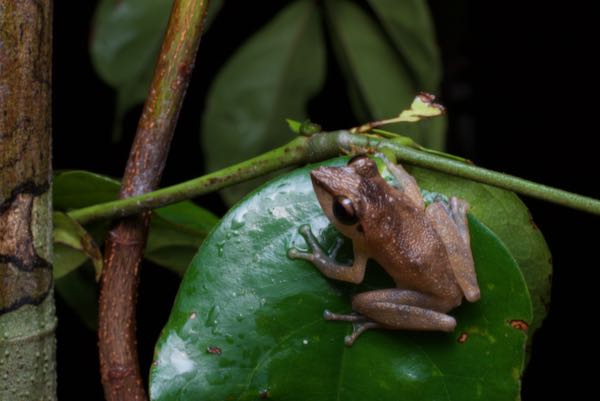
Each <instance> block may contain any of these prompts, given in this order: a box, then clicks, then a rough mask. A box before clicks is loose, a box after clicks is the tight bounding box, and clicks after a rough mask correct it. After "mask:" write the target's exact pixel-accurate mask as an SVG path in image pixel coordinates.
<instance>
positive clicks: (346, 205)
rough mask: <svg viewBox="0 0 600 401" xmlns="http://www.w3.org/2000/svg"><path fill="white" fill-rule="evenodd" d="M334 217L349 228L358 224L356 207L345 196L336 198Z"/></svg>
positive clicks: (334, 201)
mask: <svg viewBox="0 0 600 401" xmlns="http://www.w3.org/2000/svg"><path fill="white" fill-rule="evenodd" d="M333 215H334V216H335V218H336V219H338V221H339V222H340V223H342V224H346V225H348V226H349V225H352V224H355V223H357V222H358V217H357V216H356V211H355V210H354V205H352V201H351V200H350V199H349V198H346V197H345V196H336V198H335V199H334V200H333Z"/></svg>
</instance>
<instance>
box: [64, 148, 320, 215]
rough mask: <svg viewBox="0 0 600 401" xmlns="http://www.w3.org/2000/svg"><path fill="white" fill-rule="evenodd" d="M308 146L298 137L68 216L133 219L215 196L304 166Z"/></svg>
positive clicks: (77, 210)
mask: <svg viewBox="0 0 600 401" xmlns="http://www.w3.org/2000/svg"><path fill="white" fill-rule="evenodd" d="M307 142H308V141H307V138H304V137H299V138H296V139H294V140H293V141H291V142H290V143H288V144H287V145H285V146H282V147H279V148H276V149H273V150H271V151H269V152H267V153H264V154H262V155H260V156H258V157H255V158H253V159H249V160H246V161H244V162H242V163H238V164H235V165H233V166H230V167H227V168H224V169H222V170H219V171H215V172H214V173H211V174H207V175H205V176H202V177H198V178H194V179H193V180H189V181H185V182H182V183H180V184H177V185H173V186H170V187H166V188H162V189H159V190H157V191H153V192H148V193H145V194H143V195H138V196H132V197H130V198H125V199H119V200H116V201H112V202H107V203H100V204H97V205H93V206H89V207H85V208H82V209H76V210H72V211H70V212H69V213H68V215H69V216H70V217H71V218H73V219H74V220H77V221H78V222H79V223H81V224H85V223H89V222H91V221H96V220H102V219H111V218H115V217H125V216H130V215H132V214H137V213H140V212H141V211H144V210H149V209H154V208H157V207H160V206H165V205H168V204H171V203H175V202H179V201H182V200H185V199H190V198H194V197H196V196H199V195H203V194H206V193H209V192H214V191H217V190H219V189H222V188H225V187H227V186H230V185H233V184H237V183H239V182H243V181H247V180H249V179H252V178H255V177H259V176H261V175H264V174H268V173H270V172H272V171H277V170H279V169H282V168H285V167H288V166H292V165H295V164H301V163H305V162H306V161H307V152H306V147H307V146H306V145H307Z"/></svg>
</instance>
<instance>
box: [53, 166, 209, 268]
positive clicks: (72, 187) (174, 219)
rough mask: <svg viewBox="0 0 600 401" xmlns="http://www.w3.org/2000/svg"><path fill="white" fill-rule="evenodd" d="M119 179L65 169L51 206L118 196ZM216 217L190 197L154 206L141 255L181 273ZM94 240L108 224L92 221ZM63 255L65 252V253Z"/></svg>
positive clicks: (72, 205)
mask: <svg viewBox="0 0 600 401" xmlns="http://www.w3.org/2000/svg"><path fill="white" fill-rule="evenodd" d="M119 187H120V184H119V181H117V180H115V179H112V178H109V177H106V176H102V175H100V174H95V173H90V172H87V171H77V170H74V171H65V172H62V173H59V174H58V175H57V176H56V177H55V179H54V186H53V196H54V207H55V208H56V209H59V210H64V211H68V210H72V209H77V208H82V207H85V206H90V205H94V204H97V203H103V202H109V201H112V200H115V199H116V198H117V195H118V192H119ZM217 221H218V218H217V217H216V216H215V215H214V214H212V213H210V212H209V211H207V210H206V209H203V208H201V207H199V206H197V205H195V204H194V203H193V202H190V201H184V202H179V203H176V204H173V205H169V206H165V207H162V208H159V209H156V210H155V211H154V213H153V216H152V220H151V223H150V231H149V234H148V242H147V245H146V250H145V254H144V256H145V257H146V258H147V259H149V260H151V261H153V262H154V263H156V264H158V265H160V266H163V267H167V268H169V269H171V270H173V271H175V272H176V273H177V274H183V272H184V271H185V269H186V268H187V266H188V264H189V262H190V261H191V258H192V257H193V256H194V253H195V252H196V250H197V249H198V246H199V245H200V244H201V243H202V241H203V240H204V238H205V237H206V235H207V234H208V232H209V231H210V230H211V229H212V227H213V226H214V225H215V224H216V223H217ZM91 227H94V229H93V235H94V237H95V238H96V240H97V241H101V242H103V241H104V237H105V236H106V232H107V229H108V226H107V225H106V224H100V225H99V224H92V225H91ZM65 255H66V254H65Z"/></svg>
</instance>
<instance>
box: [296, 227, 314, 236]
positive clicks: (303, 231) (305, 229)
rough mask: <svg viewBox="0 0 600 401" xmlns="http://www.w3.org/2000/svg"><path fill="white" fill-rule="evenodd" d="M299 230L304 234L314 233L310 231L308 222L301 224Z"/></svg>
mask: <svg viewBox="0 0 600 401" xmlns="http://www.w3.org/2000/svg"><path fill="white" fill-rule="evenodd" d="M298 232H299V233H300V234H302V235H303V236H309V235H310V234H312V233H311V231H310V226H309V225H308V224H303V225H301V226H300V228H299V229H298Z"/></svg>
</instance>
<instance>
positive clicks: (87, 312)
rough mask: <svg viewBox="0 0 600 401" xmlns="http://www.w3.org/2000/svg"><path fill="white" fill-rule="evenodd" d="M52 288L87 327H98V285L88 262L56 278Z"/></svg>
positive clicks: (93, 329)
mask: <svg viewBox="0 0 600 401" xmlns="http://www.w3.org/2000/svg"><path fill="white" fill-rule="evenodd" d="M54 288H55V289H56V292H57V294H58V296H59V297H60V298H61V299H62V300H63V301H64V302H65V303H66V304H67V305H68V306H69V308H71V309H72V310H73V311H74V312H75V313H76V314H77V316H79V318H80V319H81V321H82V322H83V323H84V324H85V326H86V327H87V328H88V329H90V330H92V331H96V330H97V329H98V286H97V285H96V281H95V280H94V270H93V268H92V267H91V266H90V263H89V262H85V263H84V264H83V266H82V268H79V269H76V270H73V271H71V272H70V273H69V274H66V275H64V276H62V277H60V278H58V279H56V280H55V281H54Z"/></svg>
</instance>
